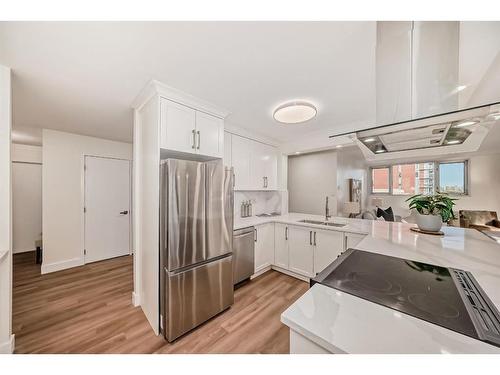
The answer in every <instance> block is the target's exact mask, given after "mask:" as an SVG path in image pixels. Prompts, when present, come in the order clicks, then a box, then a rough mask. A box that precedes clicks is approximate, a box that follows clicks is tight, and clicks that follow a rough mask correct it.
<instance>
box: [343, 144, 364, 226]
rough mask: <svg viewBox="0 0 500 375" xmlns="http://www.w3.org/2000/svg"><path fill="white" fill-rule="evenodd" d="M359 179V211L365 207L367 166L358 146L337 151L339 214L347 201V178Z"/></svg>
mask: <svg viewBox="0 0 500 375" xmlns="http://www.w3.org/2000/svg"><path fill="white" fill-rule="evenodd" d="M350 178H355V179H356V180H361V211H363V210H365V209H366V208H367V199H366V198H367V194H368V166H367V164H366V162H365V159H364V157H363V153H362V152H361V151H360V149H359V148H358V147H346V148H344V149H341V150H339V151H338V153H337V186H338V188H337V204H338V213H339V216H344V213H343V212H342V210H343V207H344V203H345V202H347V201H349V179H350Z"/></svg>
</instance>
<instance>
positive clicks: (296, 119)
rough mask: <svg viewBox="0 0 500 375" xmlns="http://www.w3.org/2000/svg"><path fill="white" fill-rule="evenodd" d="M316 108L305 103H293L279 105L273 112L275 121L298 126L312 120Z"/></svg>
mask: <svg viewBox="0 0 500 375" xmlns="http://www.w3.org/2000/svg"><path fill="white" fill-rule="evenodd" d="M316 113H318V111H317V109H316V107H315V106H314V105H313V104H311V103H309V102H306V101H293V102H288V103H285V104H282V105H280V106H279V107H278V108H276V109H275V110H274V112H273V117H274V119H275V120H276V121H278V122H281V123H283V124H300V123H302V122H306V121H309V120H310V119H312V118H314V117H315V116H316Z"/></svg>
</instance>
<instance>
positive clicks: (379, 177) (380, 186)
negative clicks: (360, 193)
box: [372, 167, 389, 194]
mask: <svg viewBox="0 0 500 375" xmlns="http://www.w3.org/2000/svg"><path fill="white" fill-rule="evenodd" d="M372 193H373V194H377V193H389V167H384V168H373V169H372Z"/></svg>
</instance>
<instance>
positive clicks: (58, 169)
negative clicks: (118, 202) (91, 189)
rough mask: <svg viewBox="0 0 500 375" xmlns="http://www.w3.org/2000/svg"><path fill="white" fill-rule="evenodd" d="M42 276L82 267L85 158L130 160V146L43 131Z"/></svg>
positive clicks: (128, 144)
mask: <svg viewBox="0 0 500 375" xmlns="http://www.w3.org/2000/svg"><path fill="white" fill-rule="evenodd" d="M42 154H43V173H42V205H43V213H42V220H43V246H44V248H43V263H42V273H47V272H53V271H58V270H61V269H65V268H70V267H74V266H79V265H82V264H83V261H84V258H83V242H84V227H83V205H84V196H83V191H84V189H83V183H84V179H83V164H84V157H85V155H92V156H101V157H113V158H122V159H128V160H131V159H132V145H131V144H130V143H122V142H115V141H109V140H105V139H100V138H94V137H86V136H81V135H76V134H70V133H63V132H58V131H54V130H47V129H44V130H43V151H42Z"/></svg>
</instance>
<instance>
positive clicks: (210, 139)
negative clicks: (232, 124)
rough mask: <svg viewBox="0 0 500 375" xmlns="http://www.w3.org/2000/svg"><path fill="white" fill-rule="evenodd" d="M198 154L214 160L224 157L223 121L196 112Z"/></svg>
mask: <svg viewBox="0 0 500 375" xmlns="http://www.w3.org/2000/svg"><path fill="white" fill-rule="evenodd" d="M196 148H197V151H198V153H200V154H202V155H207V156H213V157H216V158H222V157H223V156H224V120H222V119H220V118H218V117H214V116H211V115H207V114H206V113H203V112H199V111H196Z"/></svg>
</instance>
